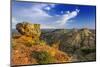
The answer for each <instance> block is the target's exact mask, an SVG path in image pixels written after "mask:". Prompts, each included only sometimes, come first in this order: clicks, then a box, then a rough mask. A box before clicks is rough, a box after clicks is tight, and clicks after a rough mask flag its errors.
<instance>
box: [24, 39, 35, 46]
mask: <svg viewBox="0 0 100 67" xmlns="http://www.w3.org/2000/svg"><path fill="white" fill-rule="evenodd" d="M36 44H37V42H36V41H34V40H29V41H28V42H27V43H26V46H28V47H31V46H32V45H36Z"/></svg>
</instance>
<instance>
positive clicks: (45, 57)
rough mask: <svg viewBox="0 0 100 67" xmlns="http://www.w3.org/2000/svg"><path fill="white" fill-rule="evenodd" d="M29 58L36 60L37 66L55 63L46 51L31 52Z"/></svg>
mask: <svg viewBox="0 0 100 67" xmlns="http://www.w3.org/2000/svg"><path fill="white" fill-rule="evenodd" d="M31 56H32V57H33V58H36V59H37V62H38V63H39V64H47V63H53V62H54V61H55V59H54V58H53V57H52V56H51V55H50V54H49V53H48V52H46V51H41V52H35V51H33V52H32V55H31Z"/></svg>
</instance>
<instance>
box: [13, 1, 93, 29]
mask: <svg viewBox="0 0 100 67" xmlns="http://www.w3.org/2000/svg"><path fill="white" fill-rule="evenodd" d="M23 21H27V22H30V23H37V24H41V28H42V29H71V28H84V27H86V28H90V29H95V6H82V5H72V4H55V3H36V2H19V1H17V2H16V1H13V2H12V28H15V25H16V24H17V23H20V22H23Z"/></svg>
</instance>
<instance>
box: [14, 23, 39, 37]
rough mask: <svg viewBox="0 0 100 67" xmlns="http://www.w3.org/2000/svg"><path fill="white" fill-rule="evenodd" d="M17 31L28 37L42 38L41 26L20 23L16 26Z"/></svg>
mask: <svg viewBox="0 0 100 67" xmlns="http://www.w3.org/2000/svg"><path fill="white" fill-rule="evenodd" d="M16 29H17V31H18V32H19V33H20V34H22V35H26V36H31V37H40V34H41V30H40V24H31V23H29V22H23V23H18V24H17V25H16Z"/></svg>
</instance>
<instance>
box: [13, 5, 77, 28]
mask: <svg viewBox="0 0 100 67" xmlns="http://www.w3.org/2000/svg"><path fill="white" fill-rule="evenodd" d="M45 7H46V9H48V10H50V9H52V8H54V7H55V4H39V5H38V4H37V3H35V4H33V6H32V7H31V8H24V9H21V10H18V12H17V13H16V17H14V18H13V19H12V22H13V25H14V26H15V25H16V23H18V22H19V21H18V20H16V18H17V19H20V21H29V22H33V23H39V24H41V28H62V27H64V25H65V24H66V23H67V22H68V21H69V20H70V19H72V18H75V17H76V16H77V15H78V13H79V10H78V9H76V10H75V11H72V12H70V11H66V13H65V14H64V15H57V16H51V15H49V14H48V13H46V12H45V11H43V8H45Z"/></svg>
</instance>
